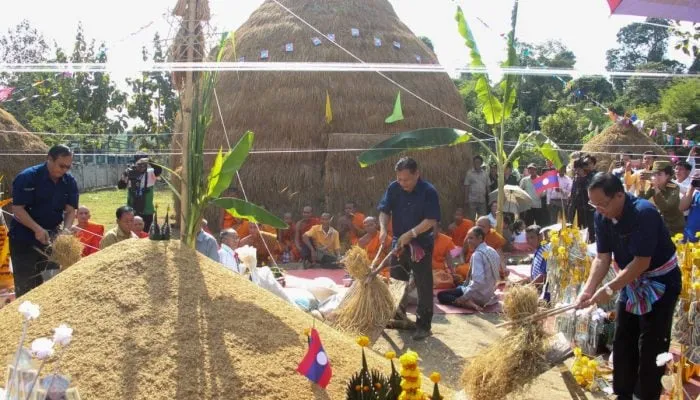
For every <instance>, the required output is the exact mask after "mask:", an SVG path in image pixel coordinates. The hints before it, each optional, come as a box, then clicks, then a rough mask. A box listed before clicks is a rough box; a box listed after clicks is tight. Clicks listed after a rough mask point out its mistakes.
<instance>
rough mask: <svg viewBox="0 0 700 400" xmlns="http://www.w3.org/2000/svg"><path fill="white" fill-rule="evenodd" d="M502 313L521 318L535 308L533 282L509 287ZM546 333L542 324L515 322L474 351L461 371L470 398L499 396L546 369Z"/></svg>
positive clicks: (506, 393) (535, 298)
mask: <svg viewBox="0 0 700 400" xmlns="http://www.w3.org/2000/svg"><path fill="white" fill-rule="evenodd" d="M503 303H504V312H505V314H506V317H508V318H511V319H514V318H522V317H525V316H527V315H531V314H534V313H536V312H537V290H536V289H535V288H534V287H533V286H514V287H511V288H510V289H509V290H508V291H507V292H506V295H505V298H504V301H503ZM545 338H546V334H545V331H544V328H543V327H542V324H540V323H527V324H516V325H513V326H511V327H510V328H509V330H508V333H507V334H506V335H505V336H503V337H502V338H500V339H499V340H497V341H496V342H494V343H492V344H491V345H490V346H489V347H487V348H486V350H485V351H483V352H482V353H480V354H479V355H477V356H476V357H475V358H474V359H473V360H472V361H471V363H469V365H467V366H466V367H465V369H464V373H463V374H462V384H463V385H464V389H465V391H466V392H467V393H468V394H469V396H470V399H472V400H487V399H489V400H490V399H502V398H505V397H506V395H508V394H510V393H512V392H518V391H521V390H523V389H525V388H526V387H527V385H528V384H529V383H530V382H531V381H532V380H533V379H534V378H535V377H537V376H538V375H539V374H540V373H542V372H543V371H544V370H545V369H546V365H547V364H546V362H545V359H544V354H545V352H546V344H545Z"/></svg>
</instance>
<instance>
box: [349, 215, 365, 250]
mask: <svg viewBox="0 0 700 400" xmlns="http://www.w3.org/2000/svg"><path fill="white" fill-rule="evenodd" d="M350 222H351V223H352V226H353V227H354V229H350V244H353V245H354V244H357V241H358V240H359V239H360V238H359V237H357V233H355V230H360V231H361V230H364V228H365V214H362V213H361V212H359V211H358V212H355V214H353V216H352V221H350Z"/></svg>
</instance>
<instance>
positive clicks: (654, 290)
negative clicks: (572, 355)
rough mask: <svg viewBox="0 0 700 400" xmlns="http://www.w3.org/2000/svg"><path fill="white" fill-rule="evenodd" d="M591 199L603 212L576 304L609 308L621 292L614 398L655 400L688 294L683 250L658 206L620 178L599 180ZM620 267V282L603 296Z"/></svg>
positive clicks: (596, 221) (593, 183) (597, 221)
mask: <svg viewBox="0 0 700 400" xmlns="http://www.w3.org/2000/svg"><path fill="white" fill-rule="evenodd" d="M588 195H589V198H590V205H591V206H592V207H593V208H595V210H596V212H595V217H594V225H595V231H596V238H597V242H596V256H595V258H594V260H593V263H592V265H591V273H590V275H589V276H588V280H587V282H586V284H585V286H584V287H583V290H582V292H581V294H580V295H579V297H578V299H577V301H576V304H577V307H578V308H587V307H589V306H591V305H592V304H606V303H608V302H609V301H610V299H611V298H612V296H613V294H615V293H616V292H619V297H618V299H617V306H616V319H615V325H616V326H615V337H614V340H613V390H614V391H615V394H616V395H617V398H618V399H619V400H632V399H633V398H638V399H641V400H651V399H654V400H656V399H658V398H659V396H660V395H661V377H662V376H663V374H664V371H665V368H664V367H663V366H661V367H659V366H657V365H656V356H657V355H659V354H661V353H664V352H667V351H668V348H669V344H670V343H671V324H672V322H673V311H674V309H675V306H676V302H677V300H678V296H679V294H680V291H681V273H680V270H679V268H678V260H677V258H676V247H675V245H674V244H673V241H672V240H671V235H670V234H669V232H668V229H666V225H665V224H664V223H663V220H662V218H661V215H660V214H659V212H658V210H657V209H656V208H655V207H654V205H653V204H651V203H650V202H649V201H647V200H644V199H640V198H637V197H635V196H634V195H632V194H630V193H625V189H624V187H623V186H622V182H621V181H620V179H618V178H617V177H615V176H614V175H612V174H609V173H606V174H602V173H601V174H597V175H595V176H594V177H593V179H592V180H591V183H590V185H589V187H588ZM613 259H614V260H615V263H614V268H615V270H616V271H617V274H616V276H615V278H613V279H612V280H611V281H609V282H608V283H606V284H605V285H603V286H602V287H600V288H598V286H599V285H600V284H601V283H602V282H603V279H604V278H605V276H606V274H607V273H608V270H609V269H610V265H611V263H612V260H613Z"/></svg>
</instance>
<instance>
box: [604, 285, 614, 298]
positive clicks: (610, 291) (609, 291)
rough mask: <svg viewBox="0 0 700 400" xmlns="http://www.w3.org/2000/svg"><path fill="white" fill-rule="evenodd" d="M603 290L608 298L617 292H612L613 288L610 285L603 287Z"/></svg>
mask: <svg viewBox="0 0 700 400" xmlns="http://www.w3.org/2000/svg"><path fill="white" fill-rule="evenodd" d="M603 289H605V294H607V295H608V296H612V295H613V293H615V291H614V290H612V288H611V287H610V286H609V285H605V286H603Z"/></svg>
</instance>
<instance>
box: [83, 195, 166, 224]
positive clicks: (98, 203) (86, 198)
mask: <svg viewBox="0 0 700 400" xmlns="http://www.w3.org/2000/svg"><path fill="white" fill-rule="evenodd" d="M155 203H156V205H157V206H158V211H159V212H158V219H159V221H158V223H161V222H163V218H164V217H165V210H166V208H167V207H168V206H170V212H171V213H172V212H173V195H172V192H171V191H170V190H169V189H168V188H157V189H156V193H155ZM125 204H126V190H119V189H116V188H115V189H105V190H100V191H96V192H87V193H81V194H80V205H83V206H86V207H87V208H89V209H90V214H92V218H91V221H93V222H95V223H98V224H103V225H104V226H105V228H106V229H110V228H112V227H113V226H115V225H116V223H115V220H116V216H115V215H114V213H115V212H116V211H117V208H119V207H120V206H123V205H125Z"/></svg>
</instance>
